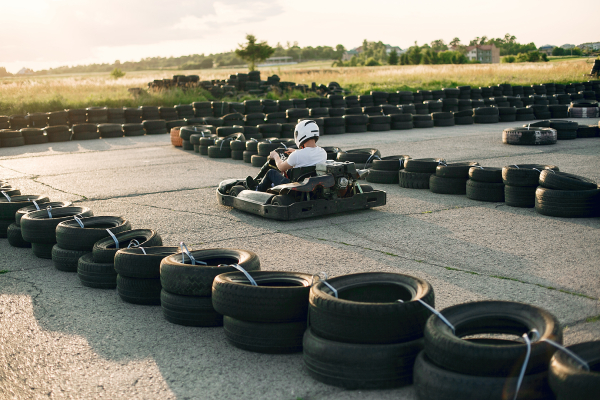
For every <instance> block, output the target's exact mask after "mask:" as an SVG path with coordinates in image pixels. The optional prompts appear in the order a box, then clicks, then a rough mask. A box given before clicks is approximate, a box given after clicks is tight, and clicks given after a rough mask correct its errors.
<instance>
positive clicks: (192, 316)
mask: <svg viewBox="0 0 600 400" xmlns="http://www.w3.org/2000/svg"><path fill="white" fill-rule="evenodd" d="M189 254H191V256H192V257H193V259H192V258H190V257H189V255H188V254H184V253H179V254H175V255H171V256H168V257H165V258H164V259H163V260H162V261H161V264H160V282H161V285H162V291H161V294H160V301H161V306H162V311H163V315H164V317H165V319H166V320H167V321H169V322H171V323H174V324H178V325H185V326H205V327H209V326H221V325H223V316H222V315H221V314H219V313H218V312H216V311H215V309H214V307H213V304H212V285H213V281H214V279H215V278H216V277H217V275H220V274H224V273H228V272H235V271H236V269H235V268H234V267H232V266H231V265H232V264H237V265H239V266H241V267H242V268H244V269H245V270H246V271H248V272H252V271H259V270H260V261H259V259H258V256H257V255H256V254H255V253H253V252H251V251H245V250H237V249H205V250H197V251H192V252H190V253H189Z"/></svg>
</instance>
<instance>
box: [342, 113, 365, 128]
mask: <svg viewBox="0 0 600 400" xmlns="http://www.w3.org/2000/svg"><path fill="white" fill-rule="evenodd" d="M344 121H345V122H346V126H348V125H367V124H368V123H369V116H368V115H344Z"/></svg>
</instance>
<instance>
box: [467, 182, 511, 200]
mask: <svg viewBox="0 0 600 400" xmlns="http://www.w3.org/2000/svg"><path fill="white" fill-rule="evenodd" d="M466 195H467V198H469V199H471V200H479V201H492V202H504V183H502V182H500V183H492V182H478V181H475V180H473V179H469V180H468V181H467V186H466Z"/></svg>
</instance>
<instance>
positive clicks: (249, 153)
mask: <svg viewBox="0 0 600 400" xmlns="http://www.w3.org/2000/svg"><path fill="white" fill-rule="evenodd" d="M257 155H258V153H256V152H252V151H248V150H246V151H244V153H243V157H244V162H245V163H248V164H250V163H251V162H252V156H257Z"/></svg>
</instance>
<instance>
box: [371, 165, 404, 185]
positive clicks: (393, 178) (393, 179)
mask: <svg viewBox="0 0 600 400" xmlns="http://www.w3.org/2000/svg"><path fill="white" fill-rule="evenodd" d="M367 182H371V183H384V184H392V183H396V184H397V183H398V182H399V178H398V170H396V171H381V170H376V169H373V168H371V169H369V173H368V174H367Z"/></svg>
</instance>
